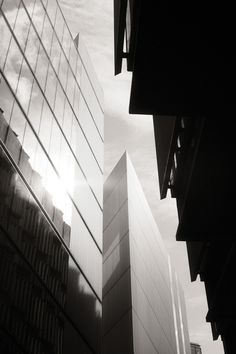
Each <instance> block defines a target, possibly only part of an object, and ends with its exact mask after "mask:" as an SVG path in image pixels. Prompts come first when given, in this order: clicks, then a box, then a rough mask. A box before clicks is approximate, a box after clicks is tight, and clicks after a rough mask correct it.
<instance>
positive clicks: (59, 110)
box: [54, 83, 65, 125]
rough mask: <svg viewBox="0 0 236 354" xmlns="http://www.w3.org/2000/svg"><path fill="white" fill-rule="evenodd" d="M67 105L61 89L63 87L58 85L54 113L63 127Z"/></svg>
mask: <svg viewBox="0 0 236 354" xmlns="http://www.w3.org/2000/svg"><path fill="white" fill-rule="evenodd" d="M64 105H65V94H64V92H63V90H62V88H61V85H60V84H59V83H58V84H57V91H56V99H55V106H54V113H55V115H56V118H57V120H58V122H59V124H60V125H62V119H63V113H64Z"/></svg>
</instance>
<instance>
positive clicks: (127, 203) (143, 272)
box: [102, 153, 190, 354]
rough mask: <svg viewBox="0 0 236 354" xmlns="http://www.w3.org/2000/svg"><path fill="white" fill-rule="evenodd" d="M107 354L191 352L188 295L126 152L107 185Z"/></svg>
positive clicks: (104, 267)
mask: <svg viewBox="0 0 236 354" xmlns="http://www.w3.org/2000/svg"><path fill="white" fill-rule="evenodd" d="M103 242H104V244H103V250H104V254H103V317H102V323H103V326H102V327H103V346H102V347H103V354H111V353H112V354H121V353H122V354H128V353H129V354H131V353H135V354H139V353H140V354H143V353H145V354H156V353H168V354H174V353H175V354H190V343H189V334H188V325H187V316H186V308H185V299H184V294H183V291H182V288H181V285H180V284H179V281H178V278H177V275H176V273H175V271H174V269H173V268H172V266H171V262H170V259H169V256H168V254H167V252H166V249H165V247H164V243H163V241H162V238H161V235H160V232H159V230H158V227H157V225H156V222H155V220H154V218H153V216H152V213H151V210H150V208H149V206H148V203H147V201H146V198H145V196H144V193H143V191H142V187H141V185H140V182H139V181H138V178H137V175H136V173H135V171H134V168H133V166H132V163H131V161H130V159H129V157H128V154H126V153H125V154H124V155H123V156H122V157H121V159H120V160H119V162H118V163H117V165H116V166H115V167H114V169H113V170H112V172H111V174H110V175H109V177H108V178H107V180H106V182H105V185H104V239H103Z"/></svg>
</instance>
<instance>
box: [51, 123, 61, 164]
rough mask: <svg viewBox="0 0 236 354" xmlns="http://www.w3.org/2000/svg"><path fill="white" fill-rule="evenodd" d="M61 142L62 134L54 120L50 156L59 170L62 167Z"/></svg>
mask: <svg viewBox="0 0 236 354" xmlns="http://www.w3.org/2000/svg"><path fill="white" fill-rule="evenodd" d="M61 140H62V134H61V131H60V128H59V127H58V124H57V122H56V121H55V120H54V121H53V123H52V136H51V141H50V147H49V156H50V158H51V160H52V162H53V164H54V166H55V167H56V169H58V168H59V165H60V151H61Z"/></svg>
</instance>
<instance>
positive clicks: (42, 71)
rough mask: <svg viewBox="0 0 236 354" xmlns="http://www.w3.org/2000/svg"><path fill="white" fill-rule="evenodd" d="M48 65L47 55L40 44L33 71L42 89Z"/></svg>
mask: <svg viewBox="0 0 236 354" xmlns="http://www.w3.org/2000/svg"><path fill="white" fill-rule="evenodd" d="M48 65H49V60H48V57H47V55H46V53H45V50H44V48H43V46H42V45H41V44H40V46H39V53H38V59H37V64H36V72H35V73H36V77H37V79H38V82H39V85H40V86H41V88H42V90H43V91H44V88H45V82H46V77H47V70H48Z"/></svg>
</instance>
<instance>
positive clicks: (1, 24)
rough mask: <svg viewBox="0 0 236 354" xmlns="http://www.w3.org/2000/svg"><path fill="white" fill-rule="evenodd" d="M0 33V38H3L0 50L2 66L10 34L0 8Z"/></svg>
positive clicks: (0, 63) (0, 65)
mask: <svg viewBox="0 0 236 354" xmlns="http://www.w3.org/2000/svg"><path fill="white" fill-rule="evenodd" d="M0 33H1V36H2V38H4V41H2V43H1V52H0V67H1V68H3V66H4V63H5V60H6V55H7V51H8V48H9V45H10V40H11V36H12V35H11V32H10V30H9V28H8V26H7V24H6V22H5V20H4V18H3V15H2V12H1V10H0Z"/></svg>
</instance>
